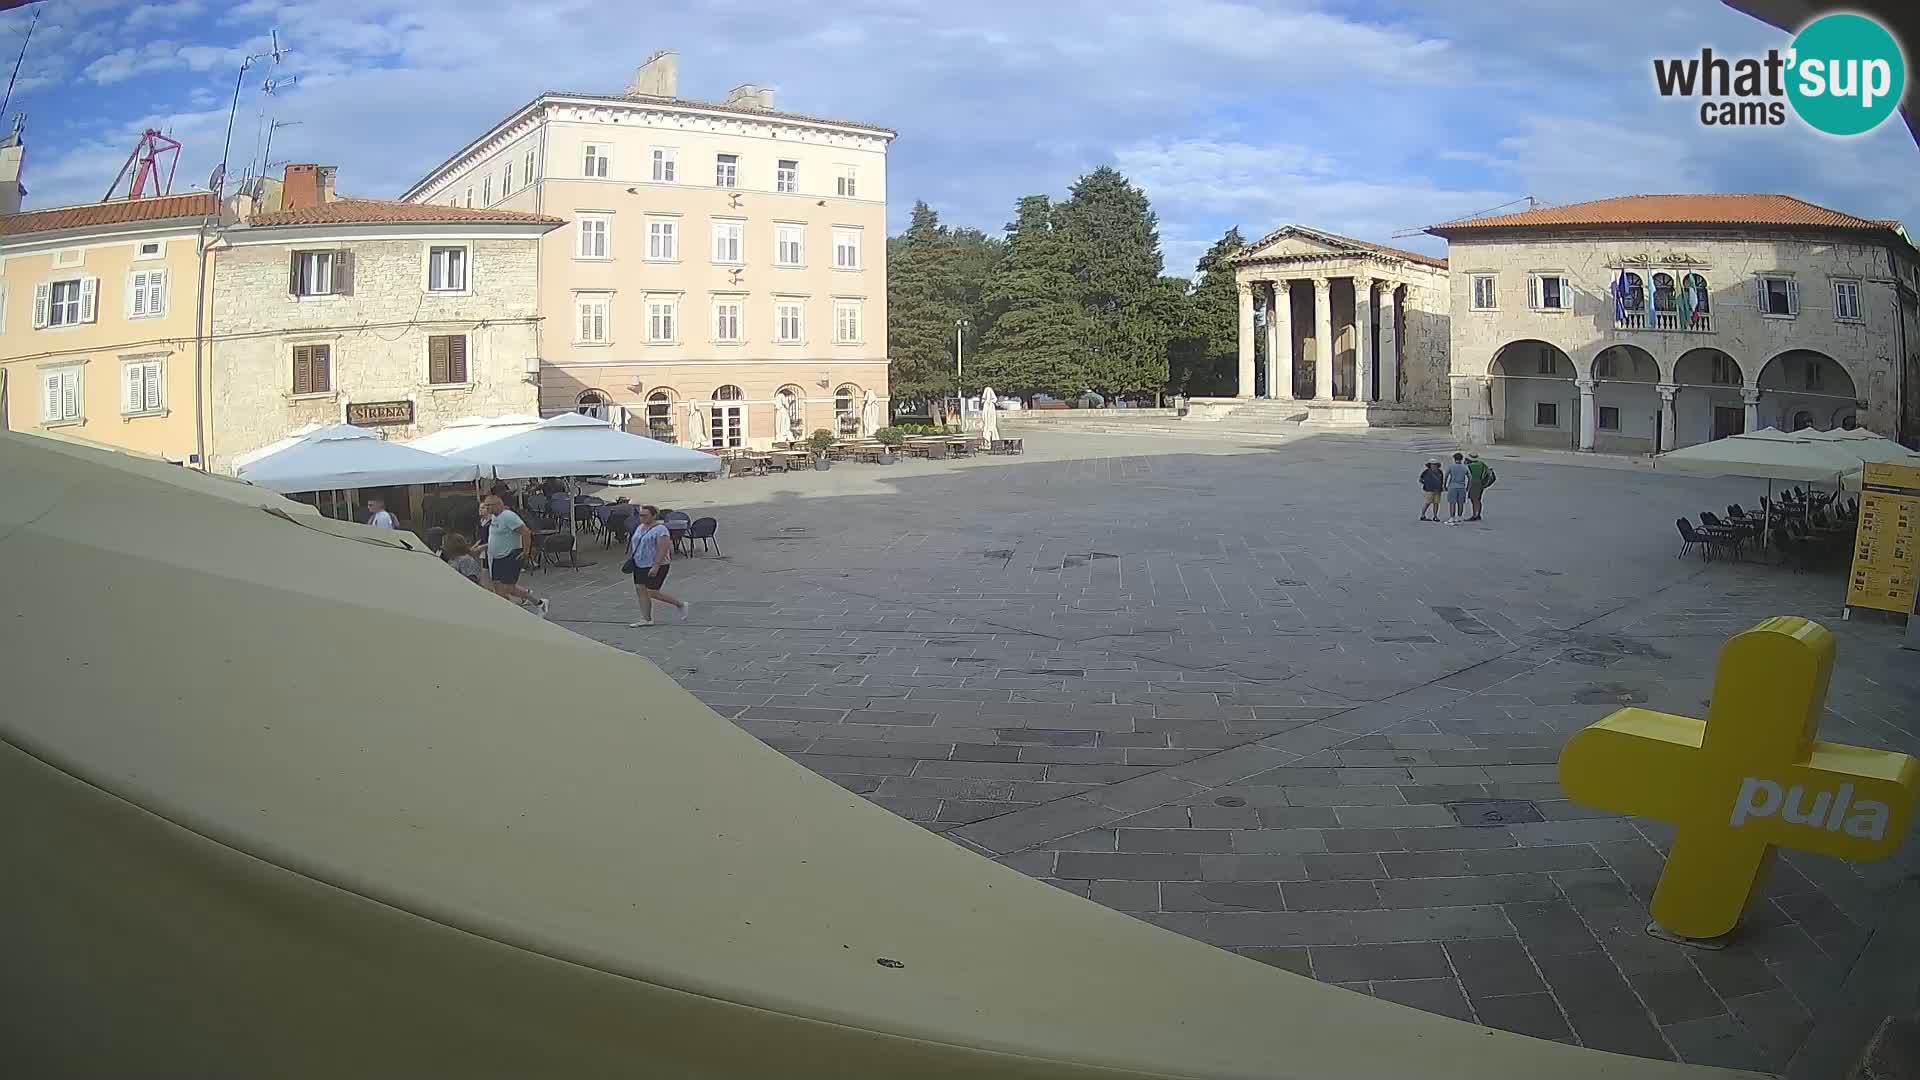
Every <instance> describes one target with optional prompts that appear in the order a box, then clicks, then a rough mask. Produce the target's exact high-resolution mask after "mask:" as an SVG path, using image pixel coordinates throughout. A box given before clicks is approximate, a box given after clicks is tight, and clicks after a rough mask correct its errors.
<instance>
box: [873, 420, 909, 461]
mask: <svg viewBox="0 0 1920 1080" xmlns="http://www.w3.org/2000/svg"><path fill="white" fill-rule="evenodd" d="M873 440H874V441H875V442H877V443H879V444H880V464H882V465H891V464H893V463H894V462H895V461H896V460H898V459H899V456H900V448H901V447H902V446H904V445H906V442H907V433H906V432H905V431H903V430H901V429H900V428H897V427H883V428H881V429H880V430H879V431H876V432H874V433H873Z"/></svg>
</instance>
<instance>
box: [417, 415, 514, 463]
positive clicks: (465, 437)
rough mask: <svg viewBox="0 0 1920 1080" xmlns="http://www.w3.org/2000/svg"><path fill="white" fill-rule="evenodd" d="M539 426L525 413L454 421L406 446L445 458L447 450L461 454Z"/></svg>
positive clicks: (464, 418) (468, 417)
mask: <svg viewBox="0 0 1920 1080" xmlns="http://www.w3.org/2000/svg"><path fill="white" fill-rule="evenodd" d="M539 422H540V418H539V417H537V416H529V415H527V414H526V413H507V414H505V415H503V416H467V417H462V418H461V419H459V420H455V421H454V422H453V423H451V424H448V425H447V426H446V427H443V428H441V429H440V430H439V431H436V432H433V433H432V434H428V435H422V436H420V437H419V438H417V439H414V440H413V441H412V442H409V443H407V445H408V446H411V447H413V448H414V449H415V450H425V451H426V452H428V453H429V454H444V453H446V452H447V451H449V450H460V449H463V448H465V447H469V446H473V445H476V444H478V443H483V442H486V441H487V440H489V439H497V438H499V437H500V436H502V435H507V434H511V433H513V432H515V431H525V430H526V429H528V428H530V427H533V426H534V425H535V424H538V423H539Z"/></svg>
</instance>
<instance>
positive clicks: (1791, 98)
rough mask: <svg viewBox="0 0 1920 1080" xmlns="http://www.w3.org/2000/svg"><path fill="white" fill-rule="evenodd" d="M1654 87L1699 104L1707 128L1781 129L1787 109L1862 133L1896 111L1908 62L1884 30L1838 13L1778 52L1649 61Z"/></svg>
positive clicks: (1840, 130)
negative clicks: (1790, 108) (1753, 55)
mask: <svg viewBox="0 0 1920 1080" xmlns="http://www.w3.org/2000/svg"><path fill="white" fill-rule="evenodd" d="M1653 82H1654V86H1655V87H1656V88H1657V89H1658V90H1659V91H1660V96H1661V97H1667V98H1675V97H1678V98H1698V99H1701V100H1700V123H1702V124H1704V125H1706V126H1707V127H1779V126H1781V125H1783V124H1785V123H1786V122H1787V109H1788V107H1789V106H1791V107H1792V109H1793V112H1794V113H1795V114H1796V115H1798V116H1799V117H1800V119H1801V120H1803V121H1805V122H1806V123H1807V125H1808V126H1809V127H1812V128H1813V129H1814V130H1815V131H1821V132H1825V133H1826V134H1828V135H1863V134H1865V133H1867V132H1869V131H1872V130H1873V129H1874V128H1877V127H1879V126H1880V124H1881V122H1882V121H1884V120H1886V118H1887V117H1889V116H1892V115H1893V112H1894V110H1895V109H1897V108H1899V106H1900V99H1901V97H1902V96H1903V95H1905V93H1906V90H1907V63H1906V58H1905V56H1904V55H1903V54H1902V53H1901V50H1900V43H1899V41H1897V40H1895V38H1894V36H1893V34H1891V33H1890V32H1888V30H1887V28H1886V27H1884V26H1882V25H1880V23H1879V22H1878V21H1876V20H1874V19H1871V18H1868V17H1867V16H1865V15H1855V14H1852V13H1850V12H1843V13H1838V14H1833V15H1823V16H1821V17H1820V18H1818V19H1815V20H1813V21H1812V22H1810V23H1808V24H1807V25H1806V26H1805V27H1802V28H1801V30H1800V32H1799V33H1798V34H1796V35H1794V39H1793V43H1792V45H1791V46H1790V47H1788V48H1787V49H1786V50H1785V51H1784V52H1783V51H1781V50H1779V49H1768V50H1767V53H1766V55H1765V56H1760V57H1751V56H1749V57H1734V58H1729V57H1725V56H1716V55H1714V52H1713V50H1712V49H1710V48H1709V49H1701V50H1700V55H1699V56H1687V57H1677V58H1669V59H1659V60H1655V61H1654V62H1653Z"/></svg>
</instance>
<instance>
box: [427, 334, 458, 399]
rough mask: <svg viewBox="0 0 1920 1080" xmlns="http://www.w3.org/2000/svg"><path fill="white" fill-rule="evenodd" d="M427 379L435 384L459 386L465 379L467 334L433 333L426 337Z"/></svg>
mask: <svg viewBox="0 0 1920 1080" xmlns="http://www.w3.org/2000/svg"><path fill="white" fill-rule="evenodd" d="M427 381H428V382H429V383H432V384H433V385H435V386H459V385H462V384H464V383H465V382H466V381H467V335H465V334H435V335H433V336H432V337H429V338H427Z"/></svg>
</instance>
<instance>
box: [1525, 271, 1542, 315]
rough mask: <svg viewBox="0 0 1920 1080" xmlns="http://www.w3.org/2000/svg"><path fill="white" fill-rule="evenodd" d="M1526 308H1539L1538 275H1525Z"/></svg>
mask: <svg viewBox="0 0 1920 1080" xmlns="http://www.w3.org/2000/svg"><path fill="white" fill-rule="evenodd" d="M1527 306H1528V307H1530V308H1538V307H1539V306H1540V275H1538V274H1528V275H1527Z"/></svg>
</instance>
